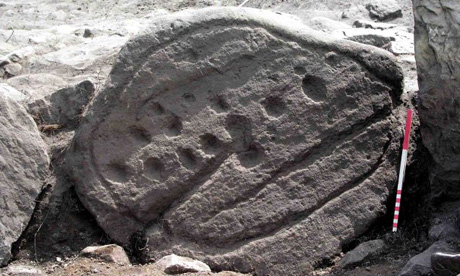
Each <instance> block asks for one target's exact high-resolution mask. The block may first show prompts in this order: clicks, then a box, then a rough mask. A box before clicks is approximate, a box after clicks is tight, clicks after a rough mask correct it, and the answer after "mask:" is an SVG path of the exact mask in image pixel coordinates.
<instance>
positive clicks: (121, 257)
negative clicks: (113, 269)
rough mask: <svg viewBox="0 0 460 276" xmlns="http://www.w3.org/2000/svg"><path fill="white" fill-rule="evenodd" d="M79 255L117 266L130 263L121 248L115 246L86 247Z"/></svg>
mask: <svg viewBox="0 0 460 276" xmlns="http://www.w3.org/2000/svg"><path fill="white" fill-rule="evenodd" d="M80 255H81V256H82V257H88V258H94V259H99V260H103V261H106V262H111V263H117V264H126V265H127V264H130V263H131V262H130V261H129V258H128V255H126V252H125V250H124V249H123V247H121V246H119V245H116V244H108V245H100V246H88V247H86V248H85V249H83V250H82V251H81V253H80Z"/></svg>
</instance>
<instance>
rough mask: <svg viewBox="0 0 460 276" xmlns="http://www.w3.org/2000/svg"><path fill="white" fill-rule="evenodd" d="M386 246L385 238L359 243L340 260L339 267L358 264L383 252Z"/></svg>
mask: <svg viewBox="0 0 460 276" xmlns="http://www.w3.org/2000/svg"><path fill="white" fill-rule="evenodd" d="M384 247H385V242H384V241H383V240H372V241H367V242H363V243H361V244H360V245H358V247H356V248H355V249H353V250H352V251H350V252H347V254H345V256H344V257H343V259H342V260H340V262H339V267H340V268H347V267H351V266H353V265H358V264H360V263H362V262H363V261H365V260H366V259H368V258H370V257H372V256H375V255H377V254H379V253H381V252H382V250H383V248H384Z"/></svg>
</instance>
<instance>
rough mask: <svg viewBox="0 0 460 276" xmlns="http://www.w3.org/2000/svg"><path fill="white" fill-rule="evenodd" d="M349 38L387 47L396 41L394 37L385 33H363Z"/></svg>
mask: <svg viewBox="0 0 460 276" xmlns="http://www.w3.org/2000/svg"><path fill="white" fill-rule="evenodd" d="M347 39H348V40H351V41H355V42H359V43H363V44H368V45H372V46H375V47H380V48H385V47H389V46H390V43H391V41H394V40H395V38H394V37H388V36H384V35H378V34H363V35H355V36H351V37H347Z"/></svg>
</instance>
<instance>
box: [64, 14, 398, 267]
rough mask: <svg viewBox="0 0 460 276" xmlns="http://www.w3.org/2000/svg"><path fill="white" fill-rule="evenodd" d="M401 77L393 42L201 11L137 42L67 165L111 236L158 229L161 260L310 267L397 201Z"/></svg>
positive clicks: (122, 238) (93, 109) (154, 234)
mask: <svg viewBox="0 0 460 276" xmlns="http://www.w3.org/2000/svg"><path fill="white" fill-rule="evenodd" d="M401 80H402V75H401V71H400V68H399V67H398V66H396V65H395V63H394V60H393V58H392V57H391V55H390V54H388V53H387V52H385V51H383V50H380V49H377V48H374V47H370V46H363V45H360V44H357V43H353V42H349V41H334V40H331V39H328V38H326V37H323V36H321V35H319V34H318V33H316V32H314V31H311V30H310V29H308V28H307V27H305V26H302V25H300V24H299V23H298V22H297V21H291V20H290V19H286V18H285V17H284V16H281V15H277V14H274V13H270V12H266V11H261V10H253V9H236V8H230V9H225V8H214V9H204V10H198V11H185V12H181V13H178V14H175V15H172V16H170V17H164V18H162V19H160V20H158V21H155V22H154V23H152V25H151V26H150V28H149V29H147V30H146V32H145V33H143V34H142V35H140V36H138V37H136V38H134V39H133V40H131V41H130V42H128V44H127V45H126V46H125V47H124V48H123V49H122V50H121V52H120V56H119V58H118V61H117V63H116V64H115V66H114V68H113V70H112V73H111V75H110V77H109V82H108V85H107V87H106V88H105V89H104V90H103V91H101V92H100V93H99V94H98V95H97V97H96V99H95V100H94V101H93V102H92V103H91V105H90V107H89V110H88V112H87V113H86V116H85V118H84V120H83V122H82V124H81V126H80V129H79V130H78V132H77V134H76V138H75V140H74V142H73V145H72V147H71V149H70V150H69V152H68V156H67V162H68V165H69V169H70V171H71V175H72V177H73V179H74V180H75V182H76V190H77V193H78V195H79V196H80V198H81V200H82V202H83V204H84V205H85V206H86V207H87V208H88V209H89V210H90V211H91V212H92V213H93V214H94V215H95V217H96V219H97V220H98V222H99V224H100V225H101V226H102V227H103V228H104V229H105V231H107V233H109V234H110V236H111V237H113V238H114V239H116V240H117V241H119V242H122V243H127V242H128V241H129V239H130V237H131V236H132V235H133V234H134V233H136V232H138V231H143V233H144V234H143V235H144V237H145V241H148V243H147V246H148V251H145V250H144V252H150V257H151V258H152V259H158V258H160V257H161V256H164V255H167V254H170V253H175V254H178V255H183V256H189V257H194V258H197V259H200V260H204V261H205V262H206V263H207V264H210V265H211V267H214V268H218V269H232V270H233V269H235V270H239V271H256V272H257V273H259V274H260V275H265V274H275V275H281V274H283V275H295V274H298V273H300V272H302V273H307V274H308V272H309V271H311V270H312V269H313V267H314V265H315V263H316V262H317V261H320V260H321V258H323V257H324V256H330V255H333V254H336V253H338V252H340V250H341V246H342V244H343V243H344V242H347V241H349V240H350V239H351V238H353V237H355V236H356V235H358V234H360V233H362V232H363V231H365V230H366V228H367V227H368V225H369V224H370V223H371V222H372V221H373V220H374V219H375V218H376V217H377V216H378V215H379V213H381V212H382V211H383V210H384V205H385V200H386V198H387V195H388V188H389V187H391V186H392V185H393V184H394V181H395V179H396V169H395V167H394V166H395V164H394V163H395V161H394V160H395V155H397V154H395V152H396V151H395V146H396V145H397V144H398V143H399V138H400V136H399V135H400V134H399V131H394V130H395V129H396V125H397V122H396V119H395V117H394V116H393V110H394V109H395V108H396V107H397V105H398V104H399V101H398V99H399V96H400V93H401ZM136 235H138V234H136Z"/></svg>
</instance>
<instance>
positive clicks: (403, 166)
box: [393, 109, 412, 232]
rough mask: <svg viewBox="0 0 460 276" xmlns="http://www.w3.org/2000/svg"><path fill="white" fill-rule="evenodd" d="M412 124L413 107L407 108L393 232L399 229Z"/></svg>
mask: <svg viewBox="0 0 460 276" xmlns="http://www.w3.org/2000/svg"><path fill="white" fill-rule="evenodd" d="M411 125H412V109H408V110H407V119H406V130H405V131H404V143H403V150H402V154H401V166H400V167H399V178H398V189H397V190H396V204H395V214H394V217H393V232H396V231H397V230H398V219H399V208H400V207H401V194H402V188H403V181H404V174H405V172H406V163H407V149H408V148H409V138H410V128H411Z"/></svg>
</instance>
